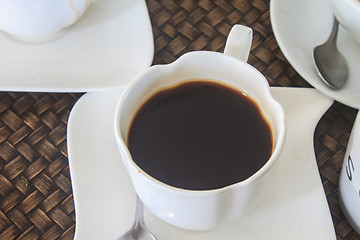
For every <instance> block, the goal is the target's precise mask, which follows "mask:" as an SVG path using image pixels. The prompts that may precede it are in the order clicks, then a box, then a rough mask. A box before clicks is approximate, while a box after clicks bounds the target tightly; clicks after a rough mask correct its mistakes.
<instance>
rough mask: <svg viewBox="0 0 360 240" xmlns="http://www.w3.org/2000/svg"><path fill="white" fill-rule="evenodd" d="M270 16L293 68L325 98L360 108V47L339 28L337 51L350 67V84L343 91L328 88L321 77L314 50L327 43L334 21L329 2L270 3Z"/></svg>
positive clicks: (276, 0)
mask: <svg viewBox="0 0 360 240" xmlns="http://www.w3.org/2000/svg"><path fill="white" fill-rule="evenodd" d="M270 17H271V24H272V27H273V31H274V35H275V38H276V40H277V42H278V44H279V47H280V49H281V50H282V52H283V53H284V55H285V57H286V58H287V60H288V61H289V62H290V64H291V65H292V66H293V67H294V69H295V70H296V71H297V72H298V73H299V74H300V75H301V76H302V77H303V78H304V79H305V80H306V81H308V82H309V83H310V84H311V85H312V86H314V87H315V88H317V89H318V90H319V91H320V92H322V93H324V94H325V95H327V96H329V97H331V98H333V99H335V100H337V101H339V102H341V103H343V104H346V105H348V106H351V107H354V108H360V44H358V43H357V42H356V41H355V40H353V39H352V38H351V37H350V35H349V34H348V33H347V32H346V31H345V30H344V29H343V28H342V27H340V30H339V35H338V42H337V43H338V48H339V50H340V51H341V52H342V53H343V55H344V56H345V58H346V60H347V62H348V64H349V71H350V72H349V74H350V76H349V81H348V82H347V83H346V85H345V87H344V88H342V89H341V90H332V89H330V88H328V87H327V86H326V85H325V84H324V83H323V82H322V81H321V79H320V77H319V76H318V74H317V72H316V70H315V67H314V60H313V49H314V47H316V46H317V45H319V44H322V43H323V42H325V41H326V40H327V38H328V37H329V35H330V31H331V28H332V22H333V13H332V10H331V6H330V2H329V1H328V0H301V1H298V0H271V1H270Z"/></svg>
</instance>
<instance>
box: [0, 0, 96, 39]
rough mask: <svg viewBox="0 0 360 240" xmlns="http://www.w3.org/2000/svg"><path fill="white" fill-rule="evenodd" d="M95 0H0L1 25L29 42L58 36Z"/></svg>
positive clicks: (2, 28)
mask: <svg viewBox="0 0 360 240" xmlns="http://www.w3.org/2000/svg"><path fill="white" fill-rule="evenodd" d="M91 1H92V0H0V29H1V30H2V31H4V32H5V33H7V34H9V35H11V36H12V37H14V38H16V39H19V40H22V41H26V42H42V41H48V40H52V39H55V38H57V37H59V36H61V35H62V34H64V32H65V30H66V29H67V28H68V27H69V26H71V25H72V24H74V23H75V22H76V21H77V20H78V19H79V18H80V17H81V16H82V15H83V14H84V12H85V11H86V9H87V8H88V7H89V5H90V3H91Z"/></svg>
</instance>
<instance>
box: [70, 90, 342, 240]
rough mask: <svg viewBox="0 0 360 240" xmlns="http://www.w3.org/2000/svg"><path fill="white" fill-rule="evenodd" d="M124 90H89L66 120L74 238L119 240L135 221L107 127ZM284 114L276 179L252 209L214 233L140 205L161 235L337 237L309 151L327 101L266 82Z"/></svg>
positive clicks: (132, 199)
mask: <svg viewBox="0 0 360 240" xmlns="http://www.w3.org/2000/svg"><path fill="white" fill-rule="evenodd" d="M122 91H123V89H117V90H114V91H111V92H101V93H87V94H85V95H84V96H83V97H82V98H81V99H80V100H79V101H78V102H77V103H76V105H75V106H74V108H73V110H72V112H71V114H70V118H69V123H68V135H67V136H68V154H69V165H70V173H71V180H72V186H73V196H74V201H75V212H76V233H75V239H86V240H88V239H117V237H119V236H120V235H121V234H122V233H124V232H125V231H126V230H128V229H129V228H130V227H131V225H132V222H133V219H134V211H135V192H134V189H133V187H132V184H131V182H130V178H129V176H128V174H127V172H126V170H125V167H124V165H123V162H122V159H121V157H120V155H119V153H118V149H117V146H116V142H115V136H114V131H113V125H114V123H113V119H114V115H115V108H116V105H117V103H118V100H119V98H120V96H121V93H122ZM271 91H272V93H273V95H274V97H275V98H276V99H277V100H278V101H279V102H280V103H281V104H282V105H283V107H284V109H285V112H286V117H287V126H288V129H287V136H286V140H285V145H284V149H283V152H282V154H281V157H280V158H281V159H280V162H279V165H278V167H277V168H276V169H275V171H276V173H275V177H274V179H273V181H272V182H271V183H270V187H269V189H268V191H267V192H266V193H265V196H264V198H263V199H262V201H261V202H260V204H259V205H258V207H257V208H256V210H255V211H254V212H252V213H251V214H249V215H248V216H246V217H243V218H239V219H237V220H234V221H232V222H230V223H227V224H225V225H223V226H221V227H219V228H217V229H214V230H212V231H203V232H194V231H185V230H182V229H179V228H176V227H173V226H170V225H169V224H167V223H164V222H163V221H161V220H159V219H158V218H156V217H155V216H154V215H152V214H151V213H150V212H149V211H147V210H145V218H146V223H147V225H148V227H149V229H150V230H151V231H152V232H153V233H154V234H155V236H156V237H157V238H158V239H159V240H162V239H172V240H177V239H179V240H184V239H188V240H191V239H196V240H201V239H204V240H205V239H206V240H211V239H227V240H231V239H234V240H235V239H247V240H251V239H267V240H269V239H276V240H277V239H292V240H295V239H301V240H303V239H307V240H311V239H314V240H335V239H336V235H335V230H334V225H333V223H332V219H331V215H330V211H329V206H328V204H327V200H326V196H325V193H324V189H323V186H322V182H321V179H320V176H319V172H318V167H317V163H316V159H315V154H314V147H313V135H314V130H315V127H316V125H317V123H318V121H319V119H320V118H321V116H322V115H323V114H324V112H325V111H326V110H327V109H328V108H329V107H330V106H331V104H332V102H333V100H331V99H330V98H328V97H326V96H324V95H322V94H321V93H319V92H318V91H317V90H315V89H310V88H285V87H278V88H275V87H273V88H271Z"/></svg>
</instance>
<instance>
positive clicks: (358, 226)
mask: <svg viewBox="0 0 360 240" xmlns="http://www.w3.org/2000/svg"><path fill="white" fill-rule="evenodd" d="M339 201H340V206H341V208H342V210H343V212H344V215H345V217H346V219H347V220H348V221H349V223H350V225H351V226H352V227H353V228H354V229H355V231H356V232H358V233H359V234H360V116H359V114H358V115H357V117H356V119H355V123H354V126H353V129H352V131H351V135H350V139H349V143H348V146H347V149H346V153H345V159H344V163H343V165H342V169H341V173H340V180H339Z"/></svg>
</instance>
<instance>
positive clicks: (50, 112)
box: [0, 0, 360, 240]
mask: <svg viewBox="0 0 360 240" xmlns="http://www.w3.org/2000/svg"><path fill="white" fill-rule="evenodd" d="M146 2H147V5H148V9H149V13H150V18H151V22H152V26H153V32H154V43H155V57H154V64H159V63H170V62H172V61H174V60H175V59H177V58H178V57H179V56H181V55H182V54H184V53H186V52H189V51H193V50H211V51H219V52H222V51H223V49H224V44H225V40H226V36H227V35H228V33H229V31H230V29H231V27H232V25H234V24H236V23H239V24H244V25H247V26H250V27H252V28H253V30H254V39H253V45H252V49H251V53H250V57H249V62H250V64H252V65H254V66H255V67H256V68H257V69H258V70H259V71H261V72H262V73H263V74H264V75H265V76H266V78H267V79H268V81H269V83H270V85H272V86H291V87H310V85H309V84H308V83H307V82H306V81H304V80H303V79H302V78H301V77H300V76H299V74H297V73H296V71H295V70H294V69H293V68H292V67H291V66H290V65H289V63H288V62H287V61H286V59H285V57H284V56H283V54H282V52H281V50H280V49H279V47H278V45H277V42H276V40H275V38H274V35H273V32H272V28H271V23H270V13H269V1H268V0H253V1H248V0H229V1H223V0H216V1H210V0H197V1H195V0H194V1H191V0H178V1H176V0H166V1H160V0H147V1H146ZM49 80H51V79H49ZM81 95H82V94H53V93H12V92H2V93H0V239H1V240H2V239H6V240H8V239H73V237H74V232H75V209H74V204H73V198H72V189H71V179H70V174H69V166H68V160H67V146H66V126H67V120H68V116H69V113H70V111H71V108H72V106H73V105H74V104H75V102H76V101H77V100H78V99H79V97H80V96H81ZM356 112H357V111H356V110H354V109H352V108H350V107H347V106H344V105H342V104H340V103H334V105H333V106H332V107H331V108H330V109H329V110H328V112H327V113H326V114H325V115H324V116H323V118H322V119H321V121H320V122H319V124H318V126H317V128H316V132H315V135H314V142H315V152H316V157H317V161H318V165H319V170H320V174H321V178H322V181H323V184H324V189H325V192H326V196H327V199H328V202H329V206H330V210H331V214H332V218H333V221H334V226H335V230H336V234H337V239H360V236H359V235H358V234H356V233H355V231H354V230H353V229H352V228H351V227H350V225H349V224H348V222H347V221H346V219H345V218H344V216H343V214H342V212H341V209H340V206H339V202H338V191H337V183H338V178H339V172H340V168H341V164H342V161H343V157H344V154H345V150H346V145H347V142H348V139H349V136H350V131H351V128H352V124H353V122H354V119H355V115H356ZM279 238H281V236H279Z"/></svg>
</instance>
